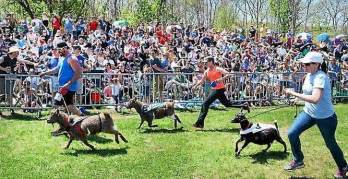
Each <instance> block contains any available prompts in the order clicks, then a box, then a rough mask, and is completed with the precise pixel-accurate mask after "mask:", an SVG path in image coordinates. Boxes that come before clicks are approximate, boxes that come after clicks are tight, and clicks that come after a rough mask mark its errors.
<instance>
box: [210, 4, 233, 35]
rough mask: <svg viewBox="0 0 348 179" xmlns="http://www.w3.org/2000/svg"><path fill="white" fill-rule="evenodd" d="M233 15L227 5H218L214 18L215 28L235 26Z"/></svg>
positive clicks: (228, 28) (221, 28)
mask: <svg viewBox="0 0 348 179" xmlns="http://www.w3.org/2000/svg"><path fill="white" fill-rule="evenodd" d="M235 21H236V19H235V16H234V14H233V11H232V10H231V8H230V7H229V6H223V5H222V6H220V7H219V8H218V9H217V14H216V16H215V19H214V28H215V29H217V30H220V31H221V30H224V29H226V30H233V29H234V28H235Z"/></svg>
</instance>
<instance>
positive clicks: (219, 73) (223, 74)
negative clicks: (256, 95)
mask: <svg viewBox="0 0 348 179" xmlns="http://www.w3.org/2000/svg"><path fill="white" fill-rule="evenodd" d="M207 63H208V64H207V66H208V69H207V70H206V71H205V72H204V75H203V78H202V79H201V80H200V81H199V82H198V83H197V84H195V85H194V86H193V87H192V88H193V89H195V88H196V86H198V85H201V84H203V83H204V82H205V80H209V81H210V86H211V87H212V90H211V92H210V94H209V96H208V97H207V98H206V99H205V100H204V102H203V104H202V108H201V112H200V114H199V117H198V120H197V121H196V123H195V124H193V127H195V128H200V129H203V127H204V119H205V117H206V116H207V114H208V110H209V106H210V105H211V104H212V103H213V102H214V101H215V100H216V99H219V101H220V102H221V103H222V104H223V105H224V106H226V107H240V106H237V105H233V103H232V102H231V101H229V100H228V99H227V97H226V95H225V91H226V89H225V85H224V80H225V79H227V78H228V77H230V75H228V72H227V71H226V70H225V69H223V68H220V67H218V66H216V65H215V62H214V57H208V58H207Z"/></svg>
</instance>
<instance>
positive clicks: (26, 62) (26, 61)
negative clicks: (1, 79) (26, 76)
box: [18, 59, 37, 66]
mask: <svg viewBox="0 0 348 179" xmlns="http://www.w3.org/2000/svg"><path fill="white" fill-rule="evenodd" d="M18 62H19V63H25V64H28V65H33V66H37V64H36V63H33V62H31V61H28V60H23V59H18Z"/></svg>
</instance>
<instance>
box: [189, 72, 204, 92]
mask: <svg viewBox="0 0 348 179" xmlns="http://www.w3.org/2000/svg"><path fill="white" fill-rule="evenodd" d="M205 80H207V71H204V74H203V78H202V79H201V80H200V81H198V83H197V84H195V85H193V87H192V88H196V87H197V86H198V85H201V84H203V83H204V82H205Z"/></svg>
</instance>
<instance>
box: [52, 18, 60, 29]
mask: <svg viewBox="0 0 348 179" xmlns="http://www.w3.org/2000/svg"><path fill="white" fill-rule="evenodd" d="M61 26H62V25H61V24H60V20H59V18H57V17H54V18H53V20H52V27H53V28H54V29H56V30H59V29H60V27H61Z"/></svg>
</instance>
